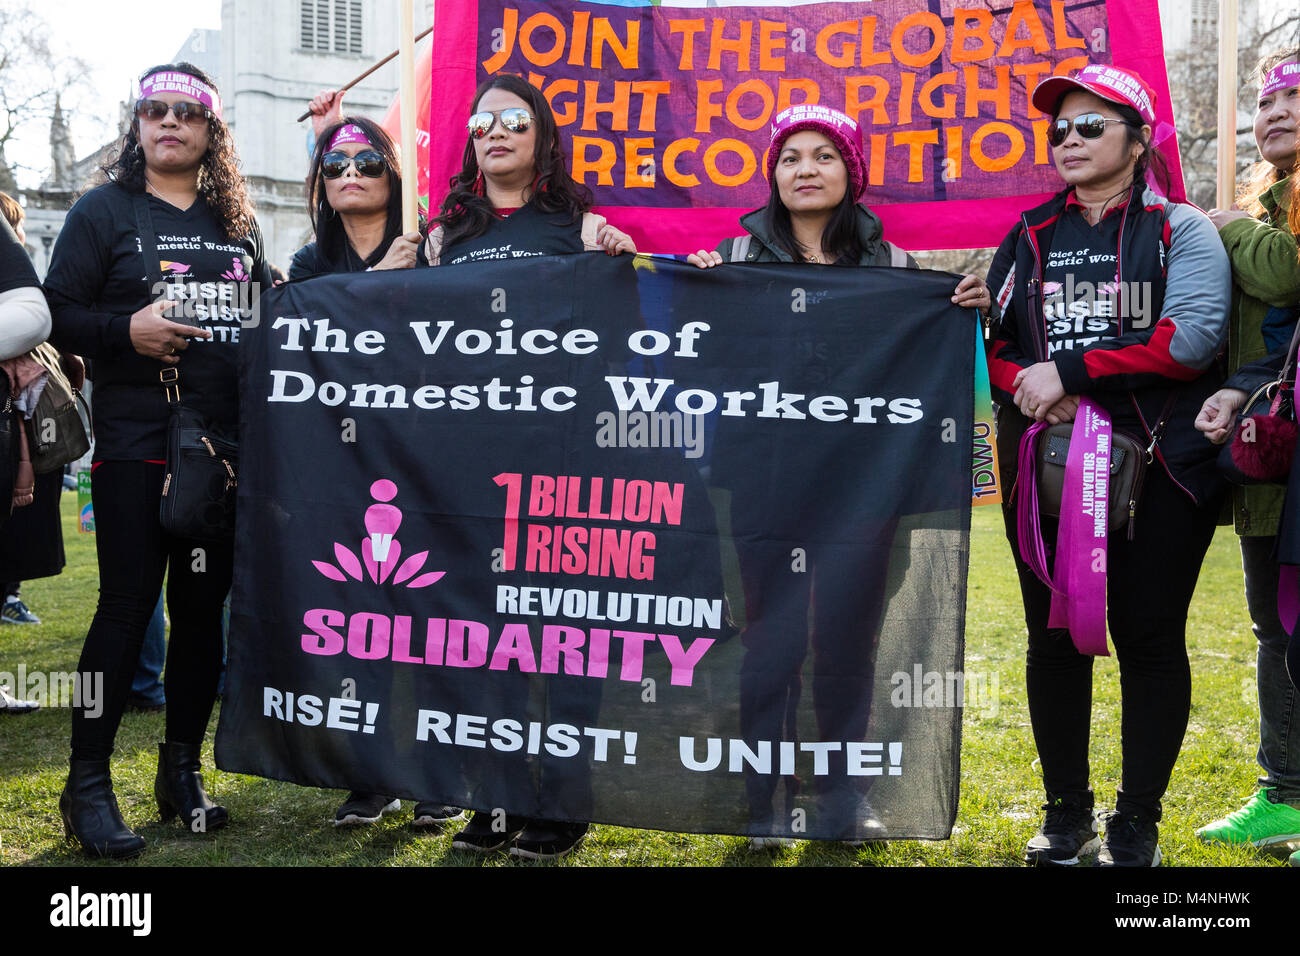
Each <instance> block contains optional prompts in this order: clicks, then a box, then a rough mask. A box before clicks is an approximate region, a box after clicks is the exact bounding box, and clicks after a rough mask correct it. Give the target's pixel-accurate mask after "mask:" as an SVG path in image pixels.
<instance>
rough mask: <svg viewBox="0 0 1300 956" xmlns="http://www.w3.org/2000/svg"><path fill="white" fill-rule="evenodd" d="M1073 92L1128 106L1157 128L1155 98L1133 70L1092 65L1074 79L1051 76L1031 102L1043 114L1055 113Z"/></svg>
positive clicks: (1145, 121)
mask: <svg viewBox="0 0 1300 956" xmlns="http://www.w3.org/2000/svg"><path fill="white" fill-rule="evenodd" d="M1072 90H1083V91H1085V92H1087V93H1092V94H1094V95H1096V96H1100V97H1101V98H1102V99H1103V100H1107V101H1109V102H1111V103H1118V104H1120V105H1121V106H1131V107H1133V109H1135V110H1137V111H1138V115H1140V116H1141V117H1142V121H1143V122H1144V123H1146V124H1147V125H1148V126H1152V127H1154V126H1155V125H1156V94H1155V92H1154V91H1153V90H1152V89H1151V87H1149V86H1147V84H1146V81H1145V80H1143V79H1142V77H1140V76H1138V75H1137V74H1136V73H1134V72H1133V71H1132V70H1121V69H1120V68H1119V67H1117V66H1106V65H1104V64H1101V63H1092V64H1089V65H1088V66H1085V67H1084V68H1083V69H1082V70H1080V71H1079V72H1078V73H1075V74H1074V75H1073V76H1051V77H1048V78H1047V79H1045V80H1043V82H1041V83H1039V84H1038V86H1037V88H1036V89H1035V90H1034V95H1033V97H1032V102H1033V104H1034V107H1035V108H1036V109H1039V110H1041V111H1042V112H1044V113H1049V114H1051V113H1055V112H1056V108H1057V106H1059V105H1060V102H1061V97H1063V96H1064V95H1065V94H1066V93H1069V92H1071V91H1072Z"/></svg>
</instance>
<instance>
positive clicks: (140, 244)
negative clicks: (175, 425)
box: [45, 63, 270, 857]
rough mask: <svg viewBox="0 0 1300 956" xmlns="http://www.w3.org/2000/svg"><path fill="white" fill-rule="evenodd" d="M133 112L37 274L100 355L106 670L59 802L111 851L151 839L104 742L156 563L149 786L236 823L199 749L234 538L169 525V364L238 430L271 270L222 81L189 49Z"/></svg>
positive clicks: (96, 667)
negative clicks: (245, 323)
mask: <svg viewBox="0 0 1300 956" xmlns="http://www.w3.org/2000/svg"><path fill="white" fill-rule="evenodd" d="M134 114H135V115H134V119H133V120H132V122H131V126H130V128H129V129H128V131H127V133H126V135H125V137H124V138H123V140H122V144H121V148H120V150H119V152H118V156H117V158H116V159H115V160H113V161H112V162H111V163H109V164H108V165H107V166H105V167H104V173H105V175H106V176H107V178H108V182H107V183H106V184H105V185H103V186H100V187H98V188H96V189H93V190H91V191H90V192H88V193H87V194H86V195H84V196H82V197H81V199H79V200H78V201H77V203H76V205H74V206H73V207H72V209H71V211H70V212H69V213H68V216H67V220H66V221H65V223H64V226H63V230H62V232H60V233H59V238H58V241H57V243H56V244H55V246H54V254H53V258H52V260H51V263H50V270H49V274H48V275H47V277H46V280H45V291H46V296H47V298H48V299H49V303H50V312H51V314H52V317H53V328H54V331H53V334H52V335H51V341H52V342H54V343H55V344H56V345H58V346H59V347H60V348H63V349H66V350H68V351H72V352H77V353H79V354H81V355H84V356H86V357H88V358H90V359H92V360H93V361H94V369H95V439H96V441H95V461H94V465H93V467H92V474H93V478H92V482H93V494H94V504H95V519H96V529H95V530H96V534H95V544H96V549H97V551H98V555H99V574H100V591H99V605H98V607H97V608H96V611H95V617H94V620H93V621H92V623H91V625H90V630H89V632H88V633H87V635H86V643H85V646H84V648H83V649H82V653H81V661H80V663H79V664H78V667H77V669H78V671H79V672H80V673H81V674H82V675H91V674H102V675H103V695H102V700H83V701H81V702H80V703H79V705H78V706H77V707H76V708H75V709H74V710H73V713H72V760H71V768H70V772H69V774H68V782H67V786H66V787H65V788H64V790H63V795H62V797H61V799H60V801H59V809H60V812H61V814H62V816H63V822H64V827H65V829H66V831H67V833H68V836H69V837H72V836H75V837H76V838H77V839H78V840H79V841H80V842H81V845H82V848H83V849H84V850H85V851H86V852H87V853H89V854H92V855H97V856H109V857H127V856H134V855H136V854H138V853H140V852H141V851H142V850H143V849H144V840H143V839H142V838H141V837H139V836H138V835H137V834H135V833H133V832H132V831H131V829H130V828H129V827H128V826H127V825H126V823H125V821H124V820H123V819H122V815H121V813H120V812H119V810H118V806H117V799H116V798H115V797H114V795H113V786H112V780H111V778H110V775H109V757H110V756H111V754H112V752H113V742H114V738H115V736H116V734H117V728H118V724H119V723H120V722H121V718H122V713H123V710H124V709H125V707H126V700H127V696H128V694H129V693H130V690H131V680H132V676H133V674H134V672H135V669H136V662H137V659H138V658H139V656H140V646H141V643H142V641H143V639H144V634H145V628H146V627H147V626H148V623H149V618H150V616H151V615H152V613H153V609H154V605H155V604H156V603H157V601H158V592H159V589H160V588H161V587H162V583H163V576H164V573H166V576H167V599H168V600H167V605H168V610H169V612H170V616H171V622H172V638H171V641H170V642H169V644H168V648H167V726H166V739H165V742H164V743H162V744H160V745H159V760H158V775H157V778H156V780H155V782H154V796H155V798H156V799H157V802H158V808H159V810H160V812H161V813H162V815H163V819H164V820H166V819H169V818H171V817H173V816H179V817H180V822H181V824H182V826H183V828H184V830H185V832H187V833H189V832H201V831H204V830H215V829H217V828H219V827H222V826H225V824H226V822H227V813H226V809H225V807H221V806H217V805H215V804H213V803H212V802H211V801H210V800H209V799H208V796H207V794H206V793H205V792H204V789H203V778H202V775H201V774H200V772H199V754H200V750H201V748H202V744H203V737H204V734H205V733H206V730H207V725H208V718H209V717H210V715H211V712H212V705H213V702H214V700H215V697H216V691H217V678H218V674H219V673H220V671H221V660H222V640H221V612H222V604H223V602H224V600H225V596H226V592H227V591H229V590H230V579H231V569H232V557H233V543H232V542H230V541H210V540H197V539H194V540H191V539H184V538H179V537H175V536H173V535H172V534H170V533H169V532H167V531H166V530H164V529H163V527H162V524H161V522H160V518H159V505H160V501H161V498H162V493H163V483H164V480H165V477H166V475H165V472H166V467H165V465H166V463H165V460H164V459H165V457H166V437H167V425H168V418H169V405H168V399H167V395H166V394H165V391H164V387H163V385H162V384H161V382H160V378H161V377H162V373H164V372H166V371H167V370H169V369H176V370H177V371H178V373H179V375H178V379H177V385H179V388H180V395H181V400H182V401H183V402H184V403H185V404H186V406H187V407H189V408H191V409H193V410H195V411H196V412H197V413H199V414H202V415H203V416H204V417H205V418H206V419H207V420H208V422H209V423H210V424H211V426H212V427H213V430H214V432H217V433H220V434H222V435H229V436H231V437H232V438H233V436H234V434H235V432H236V430H237V428H238V420H239V402H238V388H237V385H238V375H237V372H236V354H237V352H238V343H239V331H240V325H241V322H242V320H243V319H244V318H245V317H246V316H247V315H248V314H249V311H250V310H251V303H252V302H254V301H256V296H257V295H258V294H259V292H260V289H258V283H261V284H263V285H269V279H270V276H269V273H268V271H267V268H266V263H265V259H264V256H263V248H262V236H261V232H260V230H259V229H258V226H257V221H256V219H255V218H254V217H253V209H252V205H251V204H250V202H249V200H248V194H247V191H246V187H245V184H244V180H243V177H242V176H241V175H240V173H239V160H238V157H237V156H236V154H235V146H234V141H233V138H232V137H231V134H230V131H229V129H228V128H227V127H226V125H225V124H224V123H223V122H222V119H221V97H220V94H219V93H218V92H217V90H216V88H215V87H214V86H213V84H212V81H211V80H210V79H209V78H208V77H207V76H206V75H205V74H204V73H203V71H201V70H199V69H198V68H197V67H195V66H193V65H191V64H189V63H175V64H167V65H164V66H158V67H153V68H151V69H149V70H146V71H145V72H144V73H143V74H142V75H141V77H140V89H139V98H138V99H137V100H136V103H135V110H134ZM142 257H143V259H142ZM162 276H165V277H166V279H165V281H164V280H163V279H162ZM155 279H157V280H158V281H157V286H163V285H164V284H165V285H166V294H165V295H161V296H160V294H159V293H160V289H159V288H158V287H157V286H155ZM169 315H170V316H171V317H172V318H171V319H169V318H168V317H167V316H169ZM182 317H183V318H182ZM173 319H175V320H178V321H173ZM100 705H102V713H101V712H100ZM92 707H93V708H94V709H93V710H92V709H91V708H92Z"/></svg>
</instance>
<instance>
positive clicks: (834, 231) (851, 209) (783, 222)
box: [767, 154, 866, 266]
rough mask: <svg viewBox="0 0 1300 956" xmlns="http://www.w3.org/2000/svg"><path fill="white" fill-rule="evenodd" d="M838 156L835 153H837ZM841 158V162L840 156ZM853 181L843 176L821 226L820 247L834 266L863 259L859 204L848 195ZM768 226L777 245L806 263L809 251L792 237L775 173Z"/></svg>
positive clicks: (787, 213) (797, 260)
mask: <svg viewBox="0 0 1300 956" xmlns="http://www.w3.org/2000/svg"><path fill="white" fill-rule="evenodd" d="M837 155H838V154H837ZM841 161H843V160H842V159H841ZM851 189H852V184H851V183H849V181H848V177H847V176H846V177H845V183H844V198H842V199H841V200H840V204H839V205H838V206H836V207H835V211H834V212H832V213H831V218H830V219H829V220H828V221H827V223H826V227H825V228H824V229H822V248H823V249H825V250H826V252H827V253H828V254H829V255H830V256H831V263H832V264H834V265H852V266H856V265H857V264H858V263H859V262H861V261H862V257H863V255H864V254H865V253H866V249H865V248H864V247H863V245H862V240H861V239H860V238H859V237H858V204H857V202H855V201H854V199H853V197H852V196H851V195H850V194H849V193H850V191H851ZM767 228H768V231H769V232H770V233H771V235H772V238H773V239H775V240H776V244H777V245H778V246H780V247H781V248H782V249H784V250H785V251H786V253H787V254H788V255H789V256H790V258H791V259H793V260H794V261H795V262H809V261H811V260H809V259H808V251H807V250H806V249H804V248H803V246H801V245H800V244H799V240H798V239H796V238H795V235H794V226H793V225H792V224H791V222H790V210H789V209H787V208H786V206H785V203H784V202H782V201H781V191H780V190H779V189H778V188H777V185H776V176H775V175H773V176H772V183H771V193H770V195H769V196H768V200H767Z"/></svg>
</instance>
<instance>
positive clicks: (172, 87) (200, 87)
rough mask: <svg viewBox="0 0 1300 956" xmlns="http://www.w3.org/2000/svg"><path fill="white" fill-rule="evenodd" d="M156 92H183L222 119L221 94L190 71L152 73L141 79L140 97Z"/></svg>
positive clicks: (144, 97)
mask: <svg viewBox="0 0 1300 956" xmlns="http://www.w3.org/2000/svg"><path fill="white" fill-rule="evenodd" d="M156 93H181V94H183V95H185V96H188V97H190V98H191V99H195V100H198V101H199V102H200V103H202V104H203V105H204V106H206V107H207V108H208V109H210V110H212V113H213V115H214V116H216V118H217V119H221V96H220V94H218V93H217V91H216V90H214V89H213V88H212V87H211V86H209V85H208V84H206V83H204V82H203V81H202V80H200V79H199V78H198V77H197V76H191V75H190V74H189V73H151V74H149V75H148V76H146V77H145V78H144V79H143V80H141V81H140V99H142V100H143V99H148V98H149V97H151V96H153V95H154V94H156Z"/></svg>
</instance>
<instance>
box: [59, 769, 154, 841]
mask: <svg viewBox="0 0 1300 956" xmlns="http://www.w3.org/2000/svg"><path fill="white" fill-rule="evenodd" d="M59 813H60V814H61V815H62V816H63V832H64V834H65V835H66V836H67V837H68V838H69V839H71V838H72V837H74V836H75V837H76V838H77V840H78V841H79V842H80V843H81V848H82V849H83V850H84V851H85V852H86V853H87V854H89V855H90V856H108V857H115V858H117V859H124V858H126V857H130V856H136V855H138V854H139V853H140V852H141V851H143V850H144V838H143V837H141V836H139V835H138V834H136V833H133V832H132V831H131V828H130V827H128V826H127V825H126V821H125V820H123V819H122V814H121V812H120V811H119V810H118V809H117V797H115V796H113V780H112V778H111V777H110V776H109V773H108V761H107V760H73V761H72V762H71V766H70V768H69V770H68V783H67V785H66V786H65V787H64V788H63V795H62V796H60V797H59Z"/></svg>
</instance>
